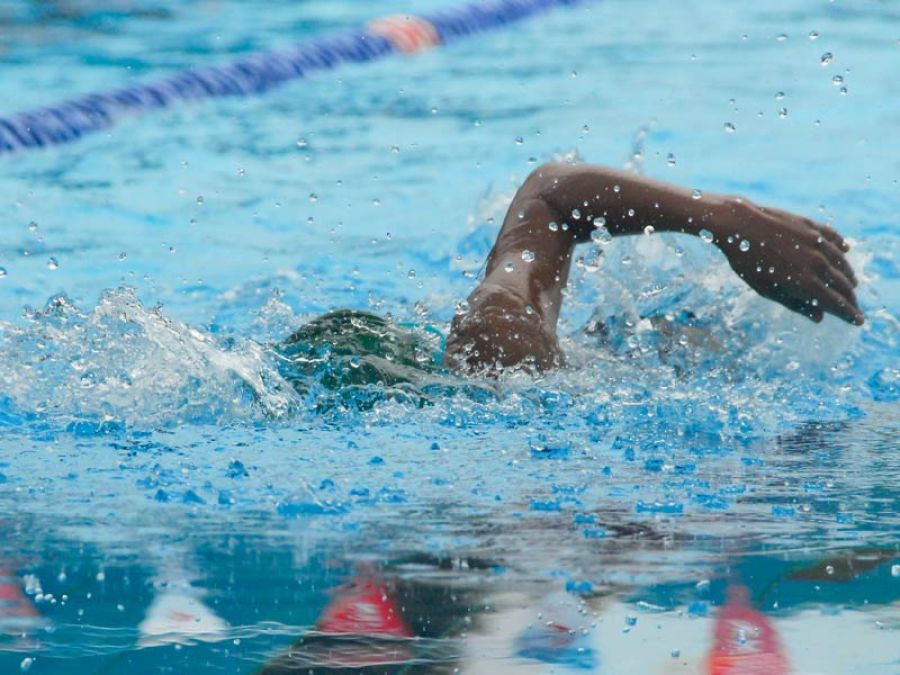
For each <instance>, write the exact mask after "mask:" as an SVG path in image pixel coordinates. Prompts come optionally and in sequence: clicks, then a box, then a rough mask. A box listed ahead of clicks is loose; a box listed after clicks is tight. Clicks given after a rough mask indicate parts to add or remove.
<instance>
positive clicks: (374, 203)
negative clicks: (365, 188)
mask: <svg viewBox="0 0 900 675" xmlns="http://www.w3.org/2000/svg"><path fill="white" fill-rule="evenodd" d="M372 206H381V200H380V199H378V197H375V198H374V199H373V200H372Z"/></svg>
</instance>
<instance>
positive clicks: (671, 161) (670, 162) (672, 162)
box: [666, 152, 675, 166]
mask: <svg viewBox="0 0 900 675" xmlns="http://www.w3.org/2000/svg"><path fill="white" fill-rule="evenodd" d="M666 164H668V165H669V166H675V155H673V154H672V153H671V152H670V153H669V154H668V156H667V157H666Z"/></svg>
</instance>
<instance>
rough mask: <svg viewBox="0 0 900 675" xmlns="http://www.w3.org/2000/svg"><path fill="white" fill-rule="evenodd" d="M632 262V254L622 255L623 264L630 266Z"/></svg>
mask: <svg viewBox="0 0 900 675" xmlns="http://www.w3.org/2000/svg"><path fill="white" fill-rule="evenodd" d="M631 262H632V261H631V256H630V255H625V256H622V264H623V265H625V266H626V267H628V265H630V264H631Z"/></svg>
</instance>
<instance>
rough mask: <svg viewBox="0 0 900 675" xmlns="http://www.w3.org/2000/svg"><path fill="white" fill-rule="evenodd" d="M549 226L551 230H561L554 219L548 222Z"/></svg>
mask: <svg viewBox="0 0 900 675" xmlns="http://www.w3.org/2000/svg"><path fill="white" fill-rule="evenodd" d="M547 227H548V229H549V230H550V231H551V232H556V231H557V230H559V225H557V224H556V223H554V222H553V221H552V220H551V221H550V222H549V223H547Z"/></svg>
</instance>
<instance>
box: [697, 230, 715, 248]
mask: <svg viewBox="0 0 900 675" xmlns="http://www.w3.org/2000/svg"><path fill="white" fill-rule="evenodd" d="M700 239H701V240H702V241H704V242H706V243H707V244H711V243H713V240H714V239H715V237H714V236H713V233H712V232H710V231H709V230H707V229H706V228H705V227H704V228H703V229H702V230H700Z"/></svg>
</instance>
